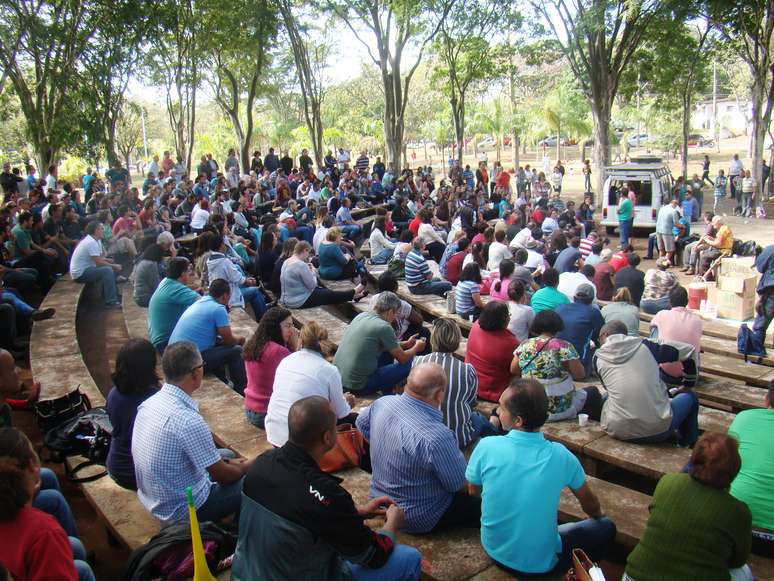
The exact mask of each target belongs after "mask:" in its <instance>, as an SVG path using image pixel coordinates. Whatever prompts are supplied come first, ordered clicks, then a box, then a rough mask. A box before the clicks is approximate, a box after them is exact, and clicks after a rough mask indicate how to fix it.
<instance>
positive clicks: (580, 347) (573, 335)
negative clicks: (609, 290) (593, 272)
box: [555, 284, 605, 374]
mask: <svg viewBox="0 0 774 581" xmlns="http://www.w3.org/2000/svg"><path fill="white" fill-rule="evenodd" d="M593 302H594V287H593V286H592V285H590V284H582V285H580V286H579V287H578V288H577V290H576V291H575V297H574V298H573V302H572V303H570V304H567V305H559V306H558V307H556V309H555V311H556V314H557V315H559V317H560V318H561V319H562V322H563V323H564V329H562V330H561V331H560V332H559V333H557V335H556V336H557V337H558V338H559V339H564V340H565V341H567V342H569V343H572V345H573V347H575V351H577V352H578V355H579V356H580V361H581V364H582V365H583V367H584V368H585V369H586V370H587V372H588V369H589V365H590V364H591V355H592V352H593V347H592V342H593V343H596V342H597V340H598V339H599V330H600V329H601V328H602V325H604V324H605V319H604V318H603V317H602V313H600V312H599V308H597V306H596V305H594V304H593ZM587 374H588V373H587Z"/></svg>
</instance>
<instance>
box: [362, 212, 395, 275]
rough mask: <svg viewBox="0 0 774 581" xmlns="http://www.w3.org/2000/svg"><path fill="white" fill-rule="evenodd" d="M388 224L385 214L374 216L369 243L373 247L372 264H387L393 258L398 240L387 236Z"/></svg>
mask: <svg viewBox="0 0 774 581" xmlns="http://www.w3.org/2000/svg"><path fill="white" fill-rule="evenodd" d="M387 234H388V232H387V225H386V220H385V217H384V216H377V217H376V218H374V224H373V227H372V229H371V235H370V236H369V237H368V244H369V246H370V248H371V264H387V263H388V262H389V261H390V258H392V254H393V252H394V250H395V245H396V242H394V241H393V240H391V239H390V238H388V237H387Z"/></svg>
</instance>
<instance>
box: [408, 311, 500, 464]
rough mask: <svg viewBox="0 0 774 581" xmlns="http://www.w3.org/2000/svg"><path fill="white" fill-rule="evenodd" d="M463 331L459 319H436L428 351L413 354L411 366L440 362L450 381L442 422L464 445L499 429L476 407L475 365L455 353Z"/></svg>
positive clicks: (490, 434) (442, 405)
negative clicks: (430, 351) (427, 352)
mask: <svg viewBox="0 0 774 581" xmlns="http://www.w3.org/2000/svg"><path fill="white" fill-rule="evenodd" d="M461 340H462V333H461V332H460V328H459V326H458V325H457V323H456V322H455V321H454V320H453V319H450V318H448V317H440V318H438V319H436V320H435V321H434V322H433V331H432V333H431V334H430V347H431V349H432V350H433V351H432V353H430V354H428V355H421V356H419V357H414V361H413V362H412V367H414V366H416V365H419V364H420V363H437V364H438V365H440V366H441V367H443V370H444V372H445V373H446V378H447V379H448V381H449V383H448V386H447V387H446V394H445V395H444V400H443V403H442V404H441V412H442V413H443V423H444V424H446V425H447V426H448V427H449V429H450V430H451V431H452V432H454V436H455V437H456V438H457V443H458V444H459V446H460V448H461V449H464V448H466V447H467V446H468V445H469V444H470V443H472V442H473V441H475V440H477V439H478V438H479V437H485V436H492V435H495V434H497V433H498V431H497V428H495V427H494V426H493V425H492V424H491V423H489V420H487V419H486V417H484V416H483V415H482V414H481V413H479V412H477V411H476V410H475V406H476V393H477V392H478V376H477V375H476V370H475V368H474V367H473V366H472V365H470V364H469V363H464V362H463V361H461V360H460V359H458V358H457V357H455V356H454V352H455V351H457V349H459V346H460V341H461Z"/></svg>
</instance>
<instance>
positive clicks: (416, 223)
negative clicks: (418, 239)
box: [408, 216, 422, 236]
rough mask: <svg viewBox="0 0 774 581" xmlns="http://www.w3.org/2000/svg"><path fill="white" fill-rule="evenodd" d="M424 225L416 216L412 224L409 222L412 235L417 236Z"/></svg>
mask: <svg viewBox="0 0 774 581" xmlns="http://www.w3.org/2000/svg"><path fill="white" fill-rule="evenodd" d="M421 224H422V220H421V219H420V218H419V216H416V217H415V218H414V219H413V220H412V221H411V222H409V225H408V229H409V230H410V231H411V233H412V234H413V235H414V236H416V235H417V233H418V232H419V226H420V225H421Z"/></svg>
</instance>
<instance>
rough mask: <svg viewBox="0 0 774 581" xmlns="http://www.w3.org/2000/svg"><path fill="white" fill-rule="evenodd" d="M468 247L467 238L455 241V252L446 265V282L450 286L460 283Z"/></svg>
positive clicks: (468, 241)
mask: <svg viewBox="0 0 774 581" xmlns="http://www.w3.org/2000/svg"><path fill="white" fill-rule="evenodd" d="M469 246H470V240H468V239H467V238H464V237H463V238H460V239H459V240H458V241H457V251H456V252H454V254H452V255H451V256H450V257H449V260H448V262H447V263H446V276H445V278H446V280H448V281H449V282H450V283H452V284H457V283H458V282H459V281H460V276H461V275H462V265H463V263H464V262H465V257H467V256H468V254H469V253H468V249H469Z"/></svg>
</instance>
